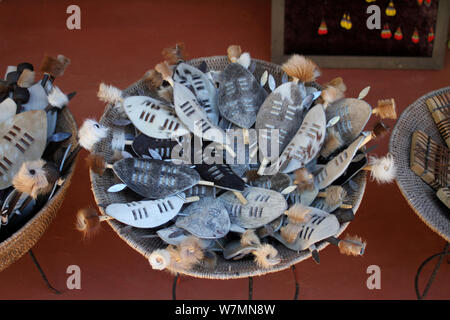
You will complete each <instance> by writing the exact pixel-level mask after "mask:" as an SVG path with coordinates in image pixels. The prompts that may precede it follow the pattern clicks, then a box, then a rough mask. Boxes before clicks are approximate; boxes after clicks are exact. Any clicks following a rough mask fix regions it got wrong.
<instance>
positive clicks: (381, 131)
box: [372, 122, 389, 139]
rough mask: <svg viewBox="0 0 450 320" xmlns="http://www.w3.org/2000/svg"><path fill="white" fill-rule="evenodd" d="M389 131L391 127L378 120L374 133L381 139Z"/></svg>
mask: <svg viewBox="0 0 450 320" xmlns="http://www.w3.org/2000/svg"><path fill="white" fill-rule="evenodd" d="M388 133H389V127H388V126H387V125H385V124H384V123H383V122H378V123H377V124H376V125H375V127H374V128H373V130H372V135H373V136H374V137H375V138H377V139H381V138H383V137H384V136H386V135H387V134H388Z"/></svg>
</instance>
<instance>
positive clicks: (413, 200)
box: [389, 87, 450, 242]
mask: <svg viewBox="0 0 450 320" xmlns="http://www.w3.org/2000/svg"><path fill="white" fill-rule="evenodd" d="M444 92H450V87H447V88H443V89H440V90H436V91H433V92H430V93H428V94H426V95H424V96H422V97H420V98H419V99H417V100H416V101H415V102H414V103H413V104H411V105H410V106H409V107H408V108H407V109H406V110H405V111H404V112H403V113H402V115H401V116H400V118H399V119H398V121H397V124H396V125H395V128H394V130H393V131H392V134H391V139H390V142H389V150H390V152H391V153H392V154H393V155H394V161H395V165H396V167H397V178H396V181H397V185H398V187H399V188H400V191H401V192H402V194H403V196H404V197H405V199H406V201H408V203H409V205H410V206H411V208H412V209H413V210H414V212H415V213H416V214H417V215H418V216H419V217H420V219H422V221H423V222H424V223H425V224H426V225H427V226H428V227H429V228H430V229H431V230H433V231H434V232H436V233H437V234H439V235H440V236H441V237H442V238H444V239H445V240H446V241H447V242H448V241H450V210H449V209H448V208H447V207H446V206H445V205H444V204H443V203H441V202H440V201H439V199H438V198H437V197H436V191H435V190H433V189H432V188H431V187H430V186H428V184H426V183H425V182H424V181H423V180H422V179H421V178H420V177H418V176H417V175H416V174H415V173H414V172H413V171H412V170H411V169H410V163H409V162H410V150H411V137H412V134H413V133H414V131H416V130H422V131H424V132H425V133H426V134H428V135H430V136H431V137H432V138H433V139H434V141H436V142H437V143H440V144H442V145H445V142H444V140H443V139H442V137H441V135H440V134H439V131H438V129H437V127H436V124H435V123H434V121H433V118H432V116H431V114H430V112H429V110H428V108H427V105H426V103H425V101H426V100H427V99H428V98H431V97H433V96H435V95H438V94H441V93H444Z"/></svg>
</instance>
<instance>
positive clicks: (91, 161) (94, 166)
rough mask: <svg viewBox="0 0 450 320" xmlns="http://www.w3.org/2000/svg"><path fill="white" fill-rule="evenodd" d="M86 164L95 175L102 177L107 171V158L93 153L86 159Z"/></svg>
mask: <svg viewBox="0 0 450 320" xmlns="http://www.w3.org/2000/svg"><path fill="white" fill-rule="evenodd" d="M86 163H87V165H88V167H89V168H90V169H91V170H92V171H94V173H96V174H98V175H100V176H102V175H103V173H105V170H106V162H105V158H103V156H101V155H99V154H95V153H91V154H89V155H88V156H87V157H86Z"/></svg>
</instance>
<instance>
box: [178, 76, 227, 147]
mask: <svg viewBox="0 0 450 320" xmlns="http://www.w3.org/2000/svg"><path fill="white" fill-rule="evenodd" d="M173 100H174V105H175V111H176V113H177V115H178V117H179V118H180V120H181V121H182V122H183V123H184V124H185V125H186V127H187V128H188V129H189V131H191V132H192V133H193V134H195V135H196V136H198V137H201V138H202V139H205V140H208V141H214V142H217V143H220V144H225V143H226V139H225V138H226V134H225V131H223V130H222V129H220V128H219V127H218V126H216V125H214V124H213V123H212V122H211V121H210V120H209V119H208V115H207V114H206V112H205V110H203V109H202V107H201V106H200V104H199V103H198V101H197V99H196V98H195V96H194V94H193V93H192V92H191V91H190V90H189V89H188V88H186V87H185V86H184V85H182V84H179V83H177V82H175V83H174V85H173Z"/></svg>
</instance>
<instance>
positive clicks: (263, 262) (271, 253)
mask: <svg viewBox="0 0 450 320" xmlns="http://www.w3.org/2000/svg"><path fill="white" fill-rule="evenodd" d="M253 254H254V256H255V262H256V264H257V265H258V266H259V267H261V268H264V269H267V268H270V267H272V266H274V265H276V264H278V263H280V262H281V259H280V256H279V255H278V251H277V249H275V248H274V247H273V246H271V245H270V244H268V243H266V244H263V245H262V246H260V247H259V248H258V249H257V250H255V251H253Z"/></svg>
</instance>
